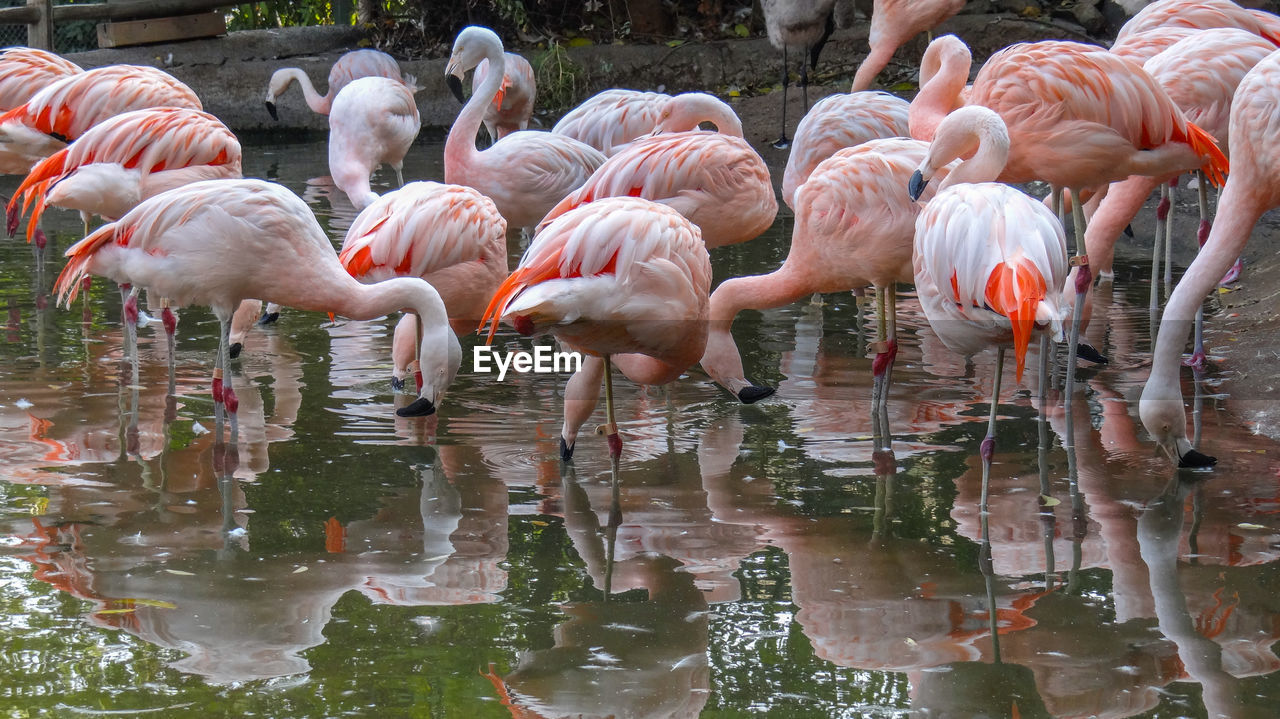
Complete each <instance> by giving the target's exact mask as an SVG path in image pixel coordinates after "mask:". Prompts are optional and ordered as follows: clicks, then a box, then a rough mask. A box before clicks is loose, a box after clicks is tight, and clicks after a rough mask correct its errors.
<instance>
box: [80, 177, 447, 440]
mask: <svg viewBox="0 0 1280 719" xmlns="http://www.w3.org/2000/svg"><path fill="white" fill-rule="evenodd" d="M66 254H67V257H69V258H70V259H69V260H68V262H67V266H66V267H65V268H63V270H62V274H60V275H59V276H58V281H57V284H56V289H57V291H58V295H59V300H60V301H64V302H70V301H72V300H74V299H75V295H76V293H77V291H78V290H79V288H80V280H81V279H82V278H83V277H85V276H86V275H90V274H96V275H103V276H106V277H110V278H111V279H113V280H115V281H117V282H127V283H131V284H133V285H136V286H138V287H144V288H147V289H149V290H150V291H152V292H156V293H159V294H160V295H162V296H164V297H168V298H170V299H171V300H173V301H174V302H175V303H176V304H178V305H180V306H181V305H186V304H206V305H210V306H211V307H212V309H213V312H214V314H215V315H217V317H218V320H219V323H220V324H221V330H220V337H219V339H220V341H219V350H218V357H217V362H216V365H215V369H214V382H213V394H214V401H215V402H216V403H217V407H216V408H215V409H216V414H217V415H218V416H219V417H220V415H221V405H222V404H223V403H224V402H225V404H226V408H227V410H228V411H229V412H230V413H231V415H232V436H233V439H234V432H235V424H234V413H235V406H236V400H235V395H234V393H233V392H228V391H227V389H228V388H229V383H228V384H227V385H224V382H223V375H224V372H225V368H226V367H227V366H228V362H229V360H228V358H227V349H228V337H227V335H228V328H229V325H230V321H231V317H232V314H233V313H234V312H235V310H236V308H237V307H238V306H239V305H240V303H241V302H243V301H244V300H247V299H262V300H265V301H268V302H277V303H279V304H282V305H288V306H292V307H297V308H299V309H303V310H319V311H324V312H337V313H341V314H343V315H345V316H348V317H351V318H353V319H373V318H375V317H380V316H382V315H385V314H387V313H389V312H392V311H395V310H398V309H400V308H404V307H408V308H411V309H412V310H414V311H415V312H417V313H418V314H419V315H420V316H421V317H422V318H423V321H424V323H425V327H426V329H425V332H424V333H423V339H422V346H421V350H420V351H421V357H422V363H423V367H424V373H423V375H424V376H423V379H424V384H423V387H422V390H421V391H420V392H419V393H418V399H417V400H416V401H415V402H413V403H412V404H410V405H408V406H407V407H402V408H400V409H398V410H396V413H397V414H399V415H401V416H415V415H425V414H431V413H432V412H434V411H435V409H436V406H437V404H438V403H439V401H440V398H441V396H442V395H443V393H444V390H445V388H446V387H448V385H449V383H450V382H451V381H452V380H453V377H454V375H455V374H456V373H457V370H458V365H459V364H460V363H461V360H462V349H461V346H460V345H459V344H458V339H457V337H456V336H454V334H453V332H452V331H451V330H450V329H449V326H448V318H447V316H446V314H445V309H444V303H443V302H441V300H440V295H439V294H437V293H436V291H435V290H434V289H432V287H431V285H429V284H427V283H426V282H425V281H423V280H420V279H417V278H410V277H402V278H393V279H389V280H387V281H385V282H380V283H378V284H375V285H364V284H361V283H359V282H357V281H356V280H355V279H354V278H352V277H351V276H350V275H349V274H347V272H346V271H345V270H344V269H343V268H342V265H341V264H340V263H339V262H338V254H337V253H336V252H334V250H333V246H332V245H331V244H330V243H329V238H328V237H327V236H326V235H325V233H324V230H323V229H322V228H321V227H320V224H319V223H318V222H316V219H315V216H314V215H312V214H311V210H310V209H309V208H308V207H307V205H306V203H304V202H303V201H302V200H301V199H299V198H298V196H297V195H295V194H293V193H292V192H290V191H289V190H287V189H286V188H284V187H282V186H280V185H276V184H273V183H269V182H264V181H262V180H207V181H204V182H196V183H192V184H190V185H184V186H183V187H179V188H176V189H173V190H169V191H168V192H164V193H161V194H159V195H156V196H155V197H152V198H150V199H148V200H145V201H143V202H142V204H140V205H138V206H137V207H136V208H134V209H133V210H131V211H129V212H128V213H127V214H125V216H124V217H122V218H120V220H119V221H117V222H113V223H111V224H108V225H104V226H103V227H100V228H99V229H97V230H95V231H94V232H93V233H92V234H90V235H89V236H88V237H86V238H84V239H83V240H80V241H79V242H77V243H76V244H74V245H72V246H71V247H70V248H68V249H67V252H66ZM264 258H270V259H271V261H270V262H267V261H264ZM282 268H287V269H285V270H282Z"/></svg>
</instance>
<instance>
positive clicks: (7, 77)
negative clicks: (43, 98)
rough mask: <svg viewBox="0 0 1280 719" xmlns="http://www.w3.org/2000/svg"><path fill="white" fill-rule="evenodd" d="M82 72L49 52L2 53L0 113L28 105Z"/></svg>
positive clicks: (12, 50)
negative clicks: (57, 83) (31, 100)
mask: <svg viewBox="0 0 1280 719" xmlns="http://www.w3.org/2000/svg"><path fill="white" fill-rule="evenodd" d="M82 72H84V70H82V69H80V66H79V65H77V64H75V63H74V62H71V61H70V60H67V59H65V58H62V57H59V56H57V55H54V54H53V53H51V52H49V51H47V50H39V49H37V48H34V47H10V48H5V50H4V51H3V52H0V112H8V111H9V110H12V109H13V108H15V107H19V106H21V105H25V104H26V103H27V101H28V100H30V99H31V96H32V95H34V94H36V93H37V92H39V91H41V90H43V89H44V88H46V87H48V86H49V85H52V84H53V83H55V82H57V81H58V80H61V79H62V78H64V77H68V76H70V75H76V74H79V73H82Z"/></svg>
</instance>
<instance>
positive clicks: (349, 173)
mask: <svg viewBox="0 0 1280 719" xmlns="http://www.w3.org/2000/svg"><path fill="white" fill-rule="evenodd" d="M421 125H422V122H421V120H420V119H419V117H418V106H417V104H416V103H414V101H413V93H412V92H411V91H410V90H409V88H407V87H405V86H404V84H403V83H400V82H398V81H396V80H388V79H387V78H385V77H361V78H357V79H356V80H353V81H352V82H350V83H349V84H347V85H346V86H345V87H343V88H342V90H341V91H340V92H339V93H338V96H337V97H336V98H334V100H333V107H332V109H331V111H330V112H329V174H330V175H333V182H334V184H335V185H337V186H338V187H339V188H341V189H342V191H343V192H345V193H347V197H349V198H350V199H351V204H352V205H354V206H355V208H356V209H357V210H362V209H364V208H366V207H368V206H369V205H370V204H371V203H372V202H373V201H374V200H376V199H378V195H377V193H375V192H374V191H373V190H372V189H370V187H369V177H370V175H372V174H373V171H374V169H375V168H377V167H378V165H382V164H386V165H391V169H392V170H395V173H396V185H397V186H400V185H404V174H403V173H402V172H401V168H402V167H403V166H404V156H405V155H406V154H408V152H409V147H410V146H412V145H413V140H414V138H416V137H417V136H418V129H419V127H421Z"/></svg>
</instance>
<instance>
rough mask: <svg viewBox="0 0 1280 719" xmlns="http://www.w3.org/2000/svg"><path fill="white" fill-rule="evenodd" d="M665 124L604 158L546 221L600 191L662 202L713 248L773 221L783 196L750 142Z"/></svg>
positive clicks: (604, 194)
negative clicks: (777, 194)
mask: <svg viewBox="0 0 1280 719" xmlns="http://www.w3.org/2000/svg"><path fill="white" fill-rule="evenodd" d="M670 109H671V108H667V109H664V111H663V112H664V113H667V112H669V111H670ZM730 113H732V111H730ZM734 119H736V116H734ZM668 120H669V121H671V122H672V124H673V125H675V126H687V125H688V124H689V123H688V122H687V121H684V120H682V119H681V118H668ZM692 125H693V126H696V125H697V122H692ZM665 127H666V125H664V124H661V123H660V124H659V126H658V132H659V133H660V134H655V135H653V136H651V137H642V138H640V139H638V140H636V141H634V142H632V143H631V144H630V145H628V146H627V147H626V148H625V149H623V150H622V151H620V152H618V153H617V154H615V155H614V156H612V157H610V158H609V159H608V160H606V161H605V162H604V164H602V165H601V166H600V167H599V169H597V170H596V171H595V173H594V174H592V175H591V177H590V178H589V179H588V180H587V181H586V183H585V184H583V185H582V186H581V187H579V188H578V189H577V190H574V191H573V192H572V193H570V194H569V195H568V196H567V197H565V198H564V199H563V200H561V201H560V202H559V204H557V205H556V206H555V207H553V208H551V210H550V211H549V212H547V214H546V216H545V217H544V218H543V220H542V224H543V225H545V224H546V223H548V222H551V221H552V220H554V219H555V218H557V217H560V216H561V215H563V214H565V213H566V212H568V211H570V210H572V209H573V208H575V207H579V206H581V205H584V204H587V203H590V202H593V201H596V200H599V199H600V198H602V197H621V196H625V195H630V196H632V197H643V198H645V199H646V200H653V201H655V202H660V203H662V204H664V205H666V206H668V207H671V208H673V209H675V210H676V211H678V212H679V213H680V214H682V215H684V216H685V217H687V218H689V220H690V221H691V222H693V223H694V224H695V225H697V226H698V228H699V229H700V230H701V231H702V239H703V241H704V242H705V243H706V246H707V248H708V249H710V248H713V247H721V246H723V245H730V244H735V243H738V242H745V241H747V240H750V239H752V238H754V237H756V236H757V235H759V234H760V233H761V232H764V231H765V230H766V229H768V228H769V225H771V224H773V218H774V217H775V216H776V215H777V214H778V200H777V198H776V197H775V195H774V192H773V182H772V181H771V180H770V179H769V168H768V167H767V166H766V165H765V162H764V159H763V158H761V157H760V155H759V154H758V153H757V152H756V151H755V150H754V149H752V147H751V145H749V144H747V141H746V140H744V139H742V138H741V137H735V136H733V135H731V134H726V133H721V132H708V131H705V130H690V131H686V132H663V130H664V129H665Z"/></svg>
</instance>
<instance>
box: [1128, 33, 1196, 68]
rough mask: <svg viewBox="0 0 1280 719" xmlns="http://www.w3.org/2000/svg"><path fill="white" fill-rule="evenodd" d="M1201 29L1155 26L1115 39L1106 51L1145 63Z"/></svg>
mask: <svg viewBox="0 0 1280 719" xmlns="http://www.w3.org/2000/svg"><path fill="white" fill-rule="evenodd" d="M1202 29H1203V28H1195V27H1185V26H1182V25H1171V26H1162V27H1155V28H1151V29H1150V30H1143V31H1142V32H1135V33H1132V34H1129V35H1126V36H1125V37H1124V39H1122V40H1116V41H1115V42H1114V43H1112V45H1111V47H1110V48H1109V49H1108V50H1107V52H1110V53H1111V54H1112V55H1119V56H1120V57H1127V58H1129V59H1130V60H1133V61H1134V62H1136V63H1138V64H1145V63H1146V62H1147V60H1150V59H1151V58H1153V57H1155V56H1156V55H1159V54H1160V53H1162V52H1164V51H1165V50H1168V49H1169V48H1170V47H1172V46H1173V44H1174V43H1176V42H1178V41H1179V40H1181V39H1183V38H1185V37H1189V36H1191V35H1194V34H1196V33H1198V32H1200V31H1201V30H1202Z"/></svg>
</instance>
